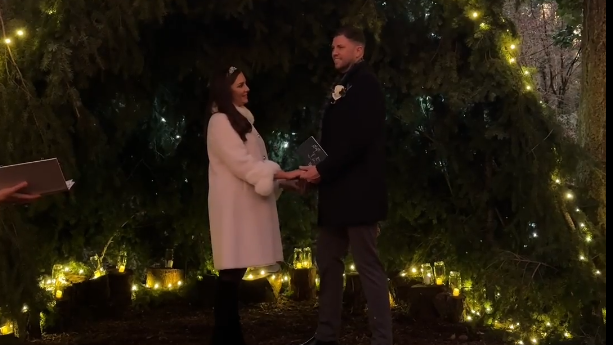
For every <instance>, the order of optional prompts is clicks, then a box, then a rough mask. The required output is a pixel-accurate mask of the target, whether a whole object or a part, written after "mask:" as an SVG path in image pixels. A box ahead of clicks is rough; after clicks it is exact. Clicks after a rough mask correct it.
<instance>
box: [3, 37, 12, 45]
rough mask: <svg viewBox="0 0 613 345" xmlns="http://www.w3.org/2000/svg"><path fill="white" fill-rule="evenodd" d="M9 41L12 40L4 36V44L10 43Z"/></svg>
mask: <svg viewBox="0 0 613 345" xmlns="http://www.w3.org/2000/svg"><path fill="white" fill-rule="evenodd" d="M11 42H12V41H11V39H10V38H5V39H4V43H6V44H11Z"/></svg>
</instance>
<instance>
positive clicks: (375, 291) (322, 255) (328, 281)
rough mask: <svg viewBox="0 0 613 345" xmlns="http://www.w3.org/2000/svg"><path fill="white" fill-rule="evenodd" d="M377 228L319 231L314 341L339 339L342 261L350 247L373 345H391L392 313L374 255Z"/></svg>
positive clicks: (372, 226) (382, 273) (381, 269)
mask: <svg viewBox="0 0 613 345" xmlns="http://www.w3.org/2000/svg"><path fill="white" fill-rule="evenodd" d="M377 232H378V229H377V225H375V224H373V225H369V226H358V227H345V228H322V229H320V230H319V237H318V239H317V266H318V269H319V276H320V292H319V325H318V327H317V334H316V338H317V339H318V340H321V341H334V340H337V339H338V335H339V333H340V328H341V314H342V303H343V273H344V271H345V263H344V259H345V257H346V256H347V253H348V249H349V247H350V246H351V253H352V254H353V259H354V261H355V266H356V269H357V271H358V273H359V274H360V280H361V282H362V286H363V288H364V294H365V296H366V302H367V304H368V314H369V315H368V316H369V322H370V328H371V331H372V342H371V343H372V345H392V313H391V309H390V301H389V289H388V285H387V275H386V274H385V271H384V269H383V265H382V264H381V261H380V260H379V254H378V251H377Z"/></svg>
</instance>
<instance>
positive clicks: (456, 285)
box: [449, 271, 462, 297]
mask: <svg viewBox="0 0 613 345" xmlns="http://www.w3.org/2000/svg"><path fill="white" fill-rule="evenodd" d="M449 288H451V289H453V290H452V291H453V296H454V297H458V296H460V289H461V288H462V277H461V276H460V272H458V271H450V272H449Z"/></svg>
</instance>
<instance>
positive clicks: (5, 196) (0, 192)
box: [0, 182, 40, 203]
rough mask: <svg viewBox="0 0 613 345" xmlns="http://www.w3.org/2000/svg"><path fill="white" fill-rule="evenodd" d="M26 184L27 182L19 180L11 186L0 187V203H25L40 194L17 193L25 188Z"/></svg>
mask: <svg viewBox="0 0 613 345" xmlns="http://www.w3.org/2000/svg"><path fill="white" fill-rule="evenodd" d="M27 186H28V183H27V182H21V183H19V184H17V185H15V186H13V187H7V188H3V189H0V203H5V202H15V203H27V202H31V201H34V200H36V199H38V198H39V197H40V195H32V194H25V193H19V191H20V190H22V189H24V188H26V187H27Z"/></svg>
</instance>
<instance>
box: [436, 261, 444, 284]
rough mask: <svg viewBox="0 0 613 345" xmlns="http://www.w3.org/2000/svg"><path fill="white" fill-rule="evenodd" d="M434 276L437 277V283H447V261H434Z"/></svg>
mask: <svg viewBox="0 0 613 345" xmlns="http://www.w3.org/2000/svg"><path fill="white" fill-rule="evenodd" d="M434 277H435V278H436V285H443V284H445V263H444V262H443V261H437V262H435V263H434Z"/></svg>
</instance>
